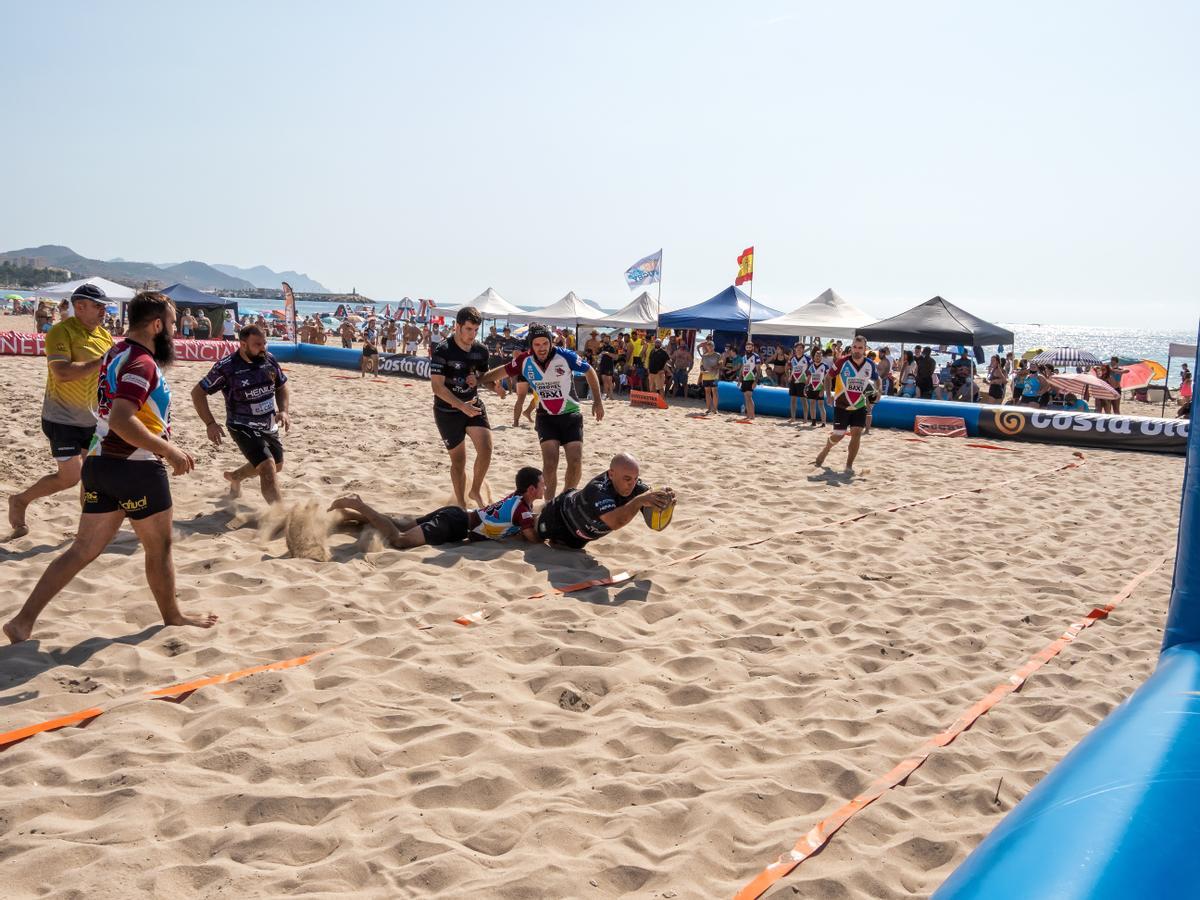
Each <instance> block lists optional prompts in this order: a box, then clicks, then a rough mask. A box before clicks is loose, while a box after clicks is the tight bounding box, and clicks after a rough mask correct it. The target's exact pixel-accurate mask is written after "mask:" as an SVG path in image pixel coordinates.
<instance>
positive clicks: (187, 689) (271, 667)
mask: <svg viewBox="0 0 1200 900" xmlns="http://www.w3.org/2000/svg"><path fill="white" fill-rule="evenodd" d="M336 649H337V648H336V647H329V648H326V649H325V650H317V651H315V652H313V653H308V654H306V655H304V656H296V657H293V658H292V659H283V660H280V661H279V662H273V663H265V664H263V665H260V666H251V667H250V668H248V669H238V670H237V671H236V672H226V673H225V674H224V675H211V676H209V677H207V678H197V679H194V680H192V681H184V682H181V683H180V684H173V685H170V686H168V687H162V688H155V689H153V690H150V691H146V693H144V694H142V695H140V696H136V697H134V698H132V699H133V700H135V701H136V700H164V699H167V698H169V697H179V696H183V695H187V694H191V693H192V692H193V691H198V690H200V688H203V687H208V686H209V685H213V684H229V683H230V682H233V681H237V680H238V679H240V678H245V677H247V676H248V675H257V674H258V673H260V672H273V671H277V670H279V669H291V668H294V667H295V666H302V665H304V664H305V663H307V662H310V661H311V660H313V659H315V658H316V657H318V656H321V655H323V654H325V653H332V652H333V651H334V650H336ZM128 702H129V701H128V700H123V699H122V698H114V699H113V700H112V701H111V702H110V703H109V704H107V708H109V709H111V708H112V707H114V706H116V705H118V704H120V705H125V704H126V703H128ZM105 711H106V708H105V707H104V706H93V707H89V708H88V709H81V710H79V711H78V712H73V713H68V714H67V715H65V716H59V717H57V718H54V719H47V720H46V721H45V722H38V723H37V724H35V725H26V726H25V727H24V728H17V729H14V730H13V731H6V732H4V733H3V734H0V751H3V750H7V749H8V748H9V747H11V746H12V745H13V744H16V743H19V742H20V741H23V740H25V739H26V738H30V737H33V736H34V735H35V734H41V733H43V732H45V731H56V730H57V729H59V728H66V727H67V726H68V725H83V724H85V723H87V722H90V721H91V720H92V719H94V718H96V717H97V716H99V715H102V714H103V713H104V712H105Z"/></svg>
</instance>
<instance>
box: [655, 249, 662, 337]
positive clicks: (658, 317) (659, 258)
mask: <svg viewBox="0 0 1200 900" xmlns="http://www.w3.org/2000/svg"><path fill="white" fill-rule="evenodd" d="M656 304H657V306H658V310H657V312H656V314H655V319H654V337H655V340H657V339H658V320H659V319H661V318H662V250H661V249H660V250H659V251H658V300H657V301H656Z"/></svg>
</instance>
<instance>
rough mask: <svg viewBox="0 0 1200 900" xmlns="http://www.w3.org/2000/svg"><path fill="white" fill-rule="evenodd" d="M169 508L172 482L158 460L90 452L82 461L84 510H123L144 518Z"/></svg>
mask: <svg viewBox="0 0 1200 900" xmlns="http://www.w3.org/2000/svg"><path fill="white" fill-rule="evenodd" d="M170 508H171V484H170V482H169V481H168V480H167V470H166V468H165V467H164V466H163V464H162V463H160V462H159V461H158V460H152V459H113V458H112V457H109V456H89V457H88V458H87V459H85V460H84V461H83V511H84V512H85V513H110V512H116V511H117V510H118V509H121V510H124V511H125V516H126V518H129V519H144V518H146V517H147V516H153V515H155V514H156V513H160V512H164V511H165V510H168V509H170Z"/></svg>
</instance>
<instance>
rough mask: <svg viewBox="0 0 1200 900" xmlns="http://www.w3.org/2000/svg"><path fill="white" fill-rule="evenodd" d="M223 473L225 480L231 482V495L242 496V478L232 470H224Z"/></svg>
mask: <svg viewBox="0 0 1200 900" xmlns="http://www.w3.org/2000/svg"><path fill="white" fill-rule="evenodd" d="M221 474H222V475H223V476H224V477H225V480H226V481H228V482H229V496H230V497H240V496H242V482H241V479H240V478H238V477H237V476H236V475H234V474H233V473H232V472H222V473H221Z"/></svg>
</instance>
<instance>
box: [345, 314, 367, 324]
mask: <svg viewBox="0 0 1200 900" xmlns="http://www.w3.org/2000/svg"><path fill="white" fill-rule="evenodd" d="M362 320H363V317H362V316H360V315H358V314H357V313H351V314H350V315H348V316H346V321H347V322H353V323H354V324H355V325H357V324H358V323H359V322H361V321H362Z"/></svg>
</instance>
